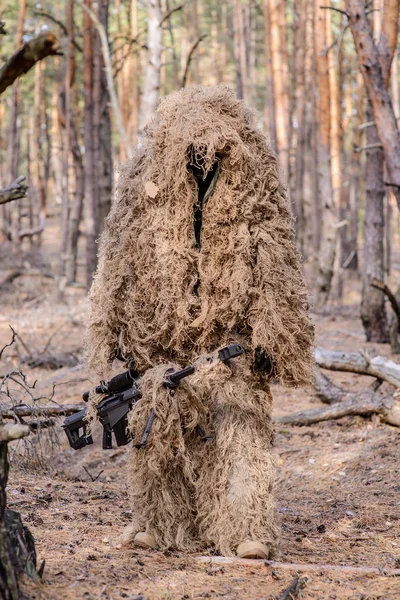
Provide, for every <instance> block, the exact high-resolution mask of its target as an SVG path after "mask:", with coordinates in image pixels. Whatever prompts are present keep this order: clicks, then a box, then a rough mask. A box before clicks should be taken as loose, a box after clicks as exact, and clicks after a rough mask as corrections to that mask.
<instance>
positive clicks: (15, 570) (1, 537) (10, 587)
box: [0, 422, 29, 600]
mask: <svg viewBox="0 0 400 600" xmlns="http://www.w3.org/2000/svg"><path fill="white" fill-rule="evenodd" d="M28 434H29V427H27V426H23V425H3V424H2V423H1V422H0V597H1V598H2V600H18V599H19V590H18V581H17V578H18V575H19V572H20V567H21V565H20V564H18V562H17V556H16V553H15V549H14V548H13V545H12V543H11V539H10V537H9V534H8V531H7V526H6V522H5V516H6V515H5V511H6V504H7V496H6V487H7V481H8V470H9V466H8V447H7V442H8V441H11V440H13V439H19V438H21V437H24V436H26V435H28ZM26 558H28V557H26Z"/></svg>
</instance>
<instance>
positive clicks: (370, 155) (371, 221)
mask: <svg viewBox="0 0 400 600" xmlns="http://www.w3.org/2000/svg"><path fill="white" fill-rule="evenodd" d="M398 18H399V5H398V2H397V0H387V1H386V2H385V6H384V14H383V15H382V21H381V22H380V21H379V20H378V17H377V16H376V15H375V19H376V21H375V25H376V29H377V30H376V31H375V34H376V37H378V34H379V43H378V45H377V46H375V45H374V44H373V46H374V48H376V51H377V57H378V60H379V64H380V68H381V73H382V79H383V86H384V88H385V89H387V88H388V86H389V78H390V69H391V64H392V60H393V56H394V52H395V48H396V42H397V32H398ZM393 116H394V115H393ZM366 118H367V122H370V121H374V118H375V115H374V111H373V106H372V104H371V102H369V103H368V109H367V116H366ZM379 142H380V136H379V135H378V130H377V128H376V127H375V126H372V127H368V129H367V145H371V144H374V145H377V144H379ZM384 160H385V155H384V150H383V148H381V147H376V148H371V149H369V150H368V151H367V165H366V169H367V173H366V207H365V219H364V269H363V298H362V307H361V319H362V322H363V326H364V330H365V335H366V337H367V340H368V341H371V342H388V341H389V333H388V329H387V318H386V312H385V305H384V300H385V299H384V295H383V293H382V292H381V291H380V290H377V289H376V288H374V287H373V286H372V285H371V283H372V280H373V279H374V278H376V279H379V280H381V281H383V280H384V277H385V266H384V265H385V256H384V237H385V218H384V214H385V210H384V204H385V202H384V198H385V185H384V173H385V169H384ZM399 160H400V157H399Z"/></svg>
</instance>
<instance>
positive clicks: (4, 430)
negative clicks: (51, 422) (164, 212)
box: [0, 423, 30, 444]
mask: <svg viewBox="0 0 400 600" xmlns="http://www.w3.org/2000/svg"><path fill="white" fill-rule="evenodd" d="M29 433H30V427H28V425H20V424H19V423H14V424H12V425H10V424H8V425H0V444H7V443H8V442H13V441H14V440H20V439H21V438H23V437H26V436H27V435H29Z"/></svg>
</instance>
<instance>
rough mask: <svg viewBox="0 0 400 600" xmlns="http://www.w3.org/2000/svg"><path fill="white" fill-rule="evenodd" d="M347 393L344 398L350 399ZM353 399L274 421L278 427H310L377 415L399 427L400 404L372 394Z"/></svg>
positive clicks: (360, 394) (366, 393)
mask: <svg viewBox="0 0 400 600" xmlns="http://www.w3.org/2000/svg"><path fill="white" fill-rule="evenodd" d="M351 395H352V394H351V393H350V392H347V393H346V397H351ZM353 396H354V397H353V399H350V400H345V401H343V402H340V403H337V404H331V405H330V406H323V407H321V408H310V409H308V410H301V411H299V412H297V413H294V414H292V415H287V416H286V417H280V418H279V419H276V421H277V422H278V423H279V424H280V425H312V424H313V423H320V422H321V421H329V420H330V419H341V418H342V417H347V416H362V417H367V416H369V415H373V414H378V415H380V416H381V418H382V420H383V421H384V422H385V423H388V424H389V425H394V426H396V427H400V404H399V403H397V402H395V400H394V399H393V398H390V397H388V396H379V395H378V394H375V393H374V392H361V393H359V394H354V395H353Z"/></svg>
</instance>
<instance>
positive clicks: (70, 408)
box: [0, 404, 85, 443]
mask: <svg viewBox="0 0 400 600" xmlns="http://www.w3.org/2000/svg"><path fill="white" fill-rule="evenodd" d="M84 408H85V405H82V404H64V405H60V406H29V405H28V404H20V405H18V406H13V407H7V408H2V407H0V417H3V418H4V419H13V418H15V417H20V418H23V417H59V416H68V415H73V414H74V413H77V412H79V411H80V410H82V409H84ZM16 426H17V425H16ZM19 427H21V426H19ZM0 443H1V438H0Z"/></svg>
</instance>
